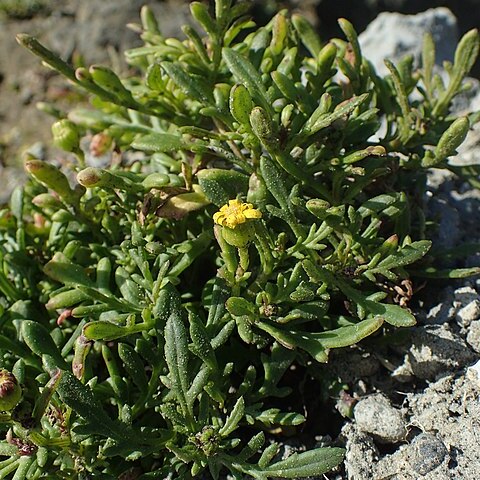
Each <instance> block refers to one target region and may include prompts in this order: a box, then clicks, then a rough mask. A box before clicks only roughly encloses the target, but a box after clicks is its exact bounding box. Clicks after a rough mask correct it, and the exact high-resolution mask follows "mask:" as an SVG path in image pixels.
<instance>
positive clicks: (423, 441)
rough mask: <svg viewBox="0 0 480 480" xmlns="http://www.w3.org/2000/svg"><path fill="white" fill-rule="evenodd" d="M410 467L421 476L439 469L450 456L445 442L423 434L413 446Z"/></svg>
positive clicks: (416, 439) (428, 434)
mask: <svg viewBox="0 0 480 480" xmlns="http://www.w3.org/2000/svg"><path fill="white" fill-rule="evenodd" d="M411 447H412V448H411V454H410V462H409V463H410V465H411V466H412V468H413V469H414V470H415V471H416V472H418V473H419V474H420V475H426V474H427V473H428V472H431V471H432V470H434V469H435V468H437V467H438V466H439V465H441V463H442V462H443V460H444V459H445V457H446V456H447V455H448V450H447V447H445V445H444V444H443V442H442V441H441V440H440V439H439V438H438V437H436V436H435V435H432V434H430V433H421V434H420V435H418V437H416V438H415V440H414V441H413V442H412V445H411Z"/></svg>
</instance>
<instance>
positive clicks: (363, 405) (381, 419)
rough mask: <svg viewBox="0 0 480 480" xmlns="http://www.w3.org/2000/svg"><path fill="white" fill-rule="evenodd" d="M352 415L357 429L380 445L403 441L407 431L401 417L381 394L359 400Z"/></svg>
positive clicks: (399, 412)
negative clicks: (367, 434) (370, 435)
mask: <svg viewBox="0 0 480 480" xmlns="http://www.w3.org/2000/svg"><path fill="white" fill-rule="evenodd" d="M353 414H354V417H355V421H356V424H357V426H358V428H359V429H360V430H362V431H363V432H366V433H370V434H372V435H373V436H374V437H375V439H376V440H378V441H379V442H381V443H398V442H401V441H403V440H404V439H405V435H406V433H407V430H406V427H405V421H404V419H403V415H402V413H401V411H400V410H399V409H397V408H395V407H393V406H392V404H391V403H390V400H389V399H388V398H387V397H386V396H385V395H383V394H376V395H372V396H369V397H366V398H364V399H362V400H360V401H359V402H358V403H357V405H356V406H355V409H354V412H353Z"/></svg>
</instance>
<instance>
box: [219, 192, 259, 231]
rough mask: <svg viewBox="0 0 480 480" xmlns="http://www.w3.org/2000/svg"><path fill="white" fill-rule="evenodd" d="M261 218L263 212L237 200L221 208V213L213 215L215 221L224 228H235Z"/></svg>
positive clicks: (230, 201)
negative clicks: (250, 220)
mask: <svg viewBox="0 0 480 480" xmlns="http://www.w3.org/2000/svg"><path fill="white" fill-rule="evenodd" d="M261 217H262V212H260V210H256V209H255V208H253V205H252V204H251V203H242V202H240V200H237V199H235V200H229V201H228V205H224V206H223V207H221V208H220V211H218V212H217V213H215V214H214V215H213V221H214V222H215V223H218V224H219V225H222V227H228V228H235V227H236V226H237V225H240V224H242V223H245V222H246V221H247V220H249V219H252V218H261Z"/></svg>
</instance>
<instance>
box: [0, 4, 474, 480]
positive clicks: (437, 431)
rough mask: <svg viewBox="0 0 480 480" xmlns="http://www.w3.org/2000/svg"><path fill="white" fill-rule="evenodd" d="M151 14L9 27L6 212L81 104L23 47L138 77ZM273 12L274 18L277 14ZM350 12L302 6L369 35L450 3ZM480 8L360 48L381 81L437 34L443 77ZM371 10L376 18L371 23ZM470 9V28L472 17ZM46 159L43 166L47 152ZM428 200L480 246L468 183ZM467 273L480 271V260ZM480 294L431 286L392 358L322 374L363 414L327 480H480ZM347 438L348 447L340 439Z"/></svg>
mask: <svg viewBox="0 0 480 480" xmlns="http://www.w3.org/2000/svg"><path fill="white" fill-rule="evenodd" d="M143 3H146V2H145V1H142V0H115V1H107V0H105V1H102V2H98V1H95V0H82V1H81V0H68V1H65V2H62V6H61V7H58V8H57V7H56V8H55V9H54V10H52V11H50V12H49V13H45V14H44V15H42V14H40V15H37V16H35V17H34V18H32V19H28V20H11V19H10V20H5V19H4V20H0V99H1V100H0V119H1V122H0V176H1V177H2V178H1V180H2V194H4V197H2V198H0V203H1V201H2V200H3V201H5V199H6V198H7V197H6V195H7V194H8V186H7V185H13V184H15V183H17V182H18V181H20V180H21V179H20V174H19V173H18V172H19V171H18V170H15V169H11V168H9V167H8V165H9V164H10V165H11V164H12V163H13V162H12V158H13V157H14V156H13V153H12V152H14V151H18V150H19V149H21V148H25V146H27V145H29V144H32V143H34V142H46V141H48V139H49V125H50V123H51V120H50V119H49V118H48V117H47V116H46V115H45V114H44V113H41V112H38V111H37V110H36V109H35V104H36V103H37V102H38V101H52V100H55V101H60V105H64V106H65V107H68V103H69V102H73V101H76V100H78V97H75V94H74V93H72V92H71V91H70V90H69V88H68V86H67V85H66V84H65V83H64V82H63V80H61V79H59V78H58V77H56V76H53V75H52V74H51V73H50V72H48V71H46V70H45V69H44V68H43V67H41V66H40V65H39V64H38V62H37V61H36V60H34V59H32V57H31V56H30V54H29V53H28V52H26V51H24V50H22V49H21V48H20V47H19V46H17V45H16V43H15V41H14V34H15V33H18V32H22V31H26V32H29V33H34V34H35V35H38V36H39V38H40V39H41V40H42V41H44V42H45V43H46V44H48V45H49V46H50V47H51V48H53V49H55V50H56V51H58V52H60V53H61V54H62V56H63V57H64V58H76V59H77V61H80V60H79V56H81V57H83V58H84V61H85V62H86V63H95V62H108V63H112V64H114V65H116V67H118V68H126V67H125V65H124V64H123V63H122V60H121V58H120V57H119V55H118V51H121V50H122V49H124V48H125V47H126V46H131V45H132V44H134V42H135V41H136V40H135V35H134V34H133V33H131V32H129V31H128V30H126V29H124V28H123V25H124V24H126V23H128V22H131V21H135V20H136V18H137V12H138V9H139V7H140V5H141V4H143ZM147 3H151V5H152V6H153V8H154V9H155V10H157V11H161V12H162V15H160V17H159V18H160V21H161V27H162V28H163V30H164V32H165V34H166V35H172V34H174V33H175V32H176V31H178V25H180V24H182V23H184V22H185V19H186V18H187V11H188V9H187V8H186V6H185V5H184V4H183V3H182V2H176V1H174V0H171V1H165V2H160V1H151V2H147ZM263 3H264V5H263V7H264V8H263V10H262V12H263V14H265V12H268V9H269V8H273V7H272V5H273V3H274V2H263ZM342 3H343V2H329V1H323V2H322V1H321V0H320V1H318V0H317V1H315V0H311V1H305V2H303V3H302V2H299V1H296V2H295V1H294V0H292V1H291V2H290V4H296V6H297V7H298V6H299V5H301V6H302V8H303V9H304V10H305V11H306V12H307V14H308V15H310V17H311V19H312V20H313V21H316V22H317V24H318V25H320V28H321V31H322V25H325V22H326V21H327V19H328V18H329V17H328V15H324V16H323V17H322V18H320V15H319V13H321V8H322V6H323V7H326V6H327V5H330V7H331V14H332V15H334V16H346V17H348V18H350V19H352V20H353V21H354V23H355V22H357V23H355V24H356V25H358V26H359V29H360V30H362V29H363V28H364V27H365V26H366V24H365V23H364V20H365V18H368V19H369V20H371V18H372V16H373V13H375V12H376V11H378V9H380V8H381V7H382V6H383V7H385V8H398V9H400V10H402V9H403V10H404V11H409V9H411V8H413V5H412V4H413V3H415V4H416V5H417V7H418V8H422V7H423V6H431V5H433V4H437V3H440V2H423V1H417V2H413V1H410V2H409V1H402V0H391V1H387V0H384V1H383V2H382V1H380V0H369V1H366V2H351V6H352V8H351V10H349V12H350V13H351V15H348V13H346V12H345V11H341V12H340V11H338V8H339V5H340V4H342ZM349 3H350V2H349ZM442 3H443V4H448V2H442ZM479 3H480V2H475V1H474V0H468V1H467V0H466V1H463V2H455V3H453V2H452V5H453V6H455V8H456V9H457V11H456V13H457V14H458V15H459V16H460V20H461V21H462V23H461V25H460V27H459V26H458V22H457V20H456V18H455V16H454V15H452V13H451V12H450V11H449V10H447V9H445V8H441V9H436V10H430V11H428V12H426V13H422V14H418V15H416V16H410V17H405V16H401V15H398V14H382V15H380V16H379V17H378V18H377V19H376V20H375V21H374V22H372V23H370V24H369V25H368V27H367V28H366V30H365V31H364V32H363V33H362V35H361V37H360V40H361V43H362V46H363V51H364V54H365V56H367V57H368V58H370V60H372V61H373V62H374V64H375V65H377V67H378V68H379V70H381V68H382V62H383V58H385V57H388V58H390V59H392V60H394V61H395V60H398V59H399V58H400V57H401V56H402V55H404V54H406V53H412V54H413V55H414V56H415V57H416V58H418V57H419V55H420V48H421V38H422V35H423V33H424V32H425V31H430V32H432V33H433V35H434V37H435V39H436V42H437V50H438V52H439V68H441V61H443V60H448V59H451V58H452V56H453V51H454V47H455V44H456V40H457V38H458V35H459V31H460V32H463V31H464V30H465V29H466V27H468V26H470V25H469V22H470V24H471V23H472V22H476V23H477V24H478V23H480V21H479V17H480V9H478V8H477V9H475V8H474V6H475V4H477V7H478V4H479ZM333 4H335V5H333ZM360 4H362V5H363V7H364V14H365V18H363V19H360V20H359V19H358V17H359V8H360V7H359V5H360ZM427 4H428V5H427ZM459 4H461V5H462V6H463V7H462V8H460V7H459ZM294 6H295V5H294ZM468 7H469V8H470V11H471V15H470V16H468V15H465V9H467V8H468ZM257 8H258V6H257ZM475 12H477V13H475ZM475 16H476V17H475ZM475 18H476V20H475ZM362 22H363V23H362ZM327 30H328V29H324V30H323V31H327ZM80 54H81V55H80ZM472 84H473V87H474V88H473V89H472V91H471V93H470V94H469V95H465V96H464V97H462V98H461V99H459V101H458V102H457V105H456V109H457V110H458V111H462V110H467V109H477V110H480V87H479V84H478V81H475V80H472ZM34 148H36V151H37V154H39V155H41V153H42V148H41V144H39V143H37V144H36V146H34ZM2 149H3V150H2ZM453 161H454V162H456V163H457V164H480V128H478V127H477V128H475V129H473V130H472V131H471V132H470V134H469V136H468V138H467V141H466V142H465V145H464V146H463V147H462V148H461V149H460V152H459V155H458V156H457V157H456V158H455V159H454V160H453ZM2 169H3V171H2ZM426 200H427V203H428V208H429V209H430V210H431V212H432V213H433V214H434V215H436V216H437V218H438V221H439V225H440V226H439V230H438V240H439V242H440V243H441V244H442V245H443V246H445V247H452V246H457V245H460V244H462V243H465V242H466V243H472V242H477V243H478V242H480V222H479V221H478V220H479V212H480V192H479V190H476V189H472V188H471V187H469V186H468V185H466V184H465V183H463V182H462V181H461V180H459V179H458V178H455V177H453V176H450V175H445V174H440V172H434V173H433V174H432V176H431V177H430V192H429V196H428V198H427V199H426ZM465 263H466V264H467V265H468V266H474V265H476V266H478V265H480V254H479V253H478V252H477V253H475V252H474V251H473V253H471V254H470V256H469V257H468V259H467V260H466V262H464V264H465ZM479 292H480V280H476V279H467V280H455V281H451V282H450V283H449V284H448V285H445V283H443V284H440V283H434V282H430V283H429V286H428V288H426V289H424V290H423V291H422V292H421V293H419V295H418V298H421V299H422V300H421V301H419V302H418V304H417V305H416V306H415V309H416V312H415V313H416V316H417V318H418V325H417V326H416V327H415V328H412V329H410V330H409V331H408V332H407V334H406V335H405V334H404V335H403V336H402V337H399V338H397V339H396V341H395V342H393V343H389V345H386V346H384V347H382V346H380V347H379V346H378V345H375V347H373V346H372V345H371V344H369V343H368V341H367V342H364V343H363V344H362V345H361V346H357V347H355V348H352V349H348V350H344V351H342V352H339V353H336V354H335V355H333V356H332V361H331V363H330V364H328V366H325V367H322V368H326V369H328V372H329V374H331V372H334V373H335V375H336V376H337V378H338V380H339V382H341V383H345V384H347V385H349V390H348V395H346V396H344V397H343V398H341V399H340V400H339V402H338V409H339V410H342V411H345V409H347V410H348V409H349V408H350V407H351V406H352V405H353V406H354V408H353V418H352V419H351V420H350V419H342V420H341V424H339V426H338V425H337V428H336V429H332V432H331V434H330V435H323V436H322V437H318V441H319V443H322V444H329V443H332V442H333V443H337V444H338V443H340V444H344V445H346V447H347V457H346V461H345V464H344V466H343V467H342V470H341V471H338V472H334V473H330V474H328V475H327V476H326V477H324V478H329V479H331V480H334V479H335V480H340V479H342V480H343V479H348V480H387V479H390V480H414V479H419V478H425V479H427V480H447V479H454V480H473V479H477V478H479V477H480V296H479ZM320 374H321V372H320ZM339 418H340V415H339ZM342 425H343V426H342ZM339 432H340V434H339V436H338V438H332V437H337V435H338V433H339ZM327 433H328V432H327ZM286 451H289V449H288V448H286Z"/></svg>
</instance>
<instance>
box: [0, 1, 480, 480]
mask: <svg viewBox="0 0 480 480" xmlns="http://www.w3.org/2000/svg"><path fill="white" fill-rule="evenodd" d="M191 12H192V15H193V17H194V19H195V21H196V22H197V25H198V26H197V27H196V28H194V27H192V26H186V27H184V29H183V32H184V34H185V39H184V40H178V39H172V38H165V37H164V36H163V35H162V33H161V32H160V31H159V28H158V25H157V22H156V20H155V18H154V16H153V15H152V13H151V12H150V10H149V9H148V8H144V9H142V12H141V20H142V25H141V26H138V27H137V29H138V31H139V32H140V35H141V37H142V39H143V41H144V42H145V45H144V46H142V47H139V48H135V49H132V50H129V51H127V52H126V58H127V60H128V61H129V62H130V65H131V67H132V70H131V72H130V74H129V75H128V76H126V78H120V77H119V76H118V75H117V74H116V73H114V72H113V71H112V70H111V69H109V68H107V67H100V66H92V67H90V68H89V69H86V68H79V69H77V70H75V69H73V67H71V66H70V65H69V64H67V63H66V62H64V61H62V60H61V59H60V58H58V57H57V56H56V55H55V54H54V53H52V52H50V51H49V50H48V49H47V48H45V47H44V46H42V45H41V44H40V43H38V42H37V41H36V40H35V39H34V38H32V37H29V36H27V35H19V37H18V39H19V42H20V43H22V44H23V45H24V46H26V47H27V48H29V49H30V50H31V51H32V52H33V53H35V54H36V55H38V56H40V58H41V59H42V60H43V61H44V62H45V63H47V64H48V65H49V66H50V67H53V68H54V69H56V70H57V71H59V72H60V73H61V74H63V75H65V76H66V77H67V78H68V79H69V80H70V81H71V82H72V83H73V84H74V85H75V86H76V87H80V88H82V89H84V90H86V91H87V92H89V93H90V94H91V98H92V107H91V108H85V107H82V108H76V109H74V110H72V111H71V112H69V113H68V115H67V116H66V118H65V119H61V120H60V121H59V122H58V123H56V124H55V125H54V127H53V133H54V142H55V144H56V145H57V146H60V147H62V148H64V149H65V150H66V151H67V152H70V153H71V154H72V156H71V157H70V163H69V164H70V166H69V168H64V169H60V168H57V167H56V166H54V165H53V164H52V163H48V162H42V161H40V160H38V159H34V158H29V159H27V161H26V169H27V171H28V172H29V174H30V177H31V178H30V180H29V182H28V183H27V184H26V185H25V186H24V187H22V188H19V189H17V190H16V191H15V192H14V193H13V195H12V198H11V202H10V205H9V206H8V207H7V208H5V209H3V210H2V211H1V212H0V238H1V247H0V253H1V261H2V269H1V271H0V291H1V295H2V296H1V303H0V305H1V309H2V312H3V315H4V317H2V318H4V320H2V321H3V324H2V325H3V327H2V335H1V336H0V349H1V351H2V362H3V366H4V368H7V369H9V370H11V371H12V372H14V374H15V376H16V377H17V378H18V380H19V382H20V383H21V384H22V385H23V386H24V390H23V400H22V402H21V403H20V404H19V405H18V406H17V407H16V409H15V410H14V411H13V412H12V413H11V414H8V415H6V417H5V418H4V419H3V420H4V422H5V423H6V424H8V425H9V426H10V430H9V434H8V436H7V439H6V441H4V442H1V443H0V454H2V455H6V456H9V458H8V459H7V460H5V461H3V462H0V477H1V478H5V477H6V476H7V475H9V474H10V473H11V472H14V471H15V472H16V473H15V479H16V480H17V479H18V480H19V479H22V478H29V479H35V478H43V477H45V476H50V478H52V475H54V476H55V478H105V479H116V478H138V479H149V478H179V479H188V478H194V477H201V476H202V475H204V477H205V478H206V477H209V476H210V477H211V478H213V479H218V478H220V476H221V474H224V473H226V472H230V474H231V475H232V476H233V478H236V479H240V478H256V479H259V480H263V479H267V478H300V477H305V476H311V475H320V474H322V473H324V472H327V471H329V470H330V469H332V468H334V467H336V466H337V465H338V464H339V463H340V462H341V461H342V458H343V454H344V450H343V449H342V448H341V447H339V446H331V447H327V448H313V449H311V450H307V451H305V452H302V453H296V454H294V455H291V456H290V457H288V458H286V459H280V458H278V456H277V453H278V451H279V442H281V441H282V439H283V438H284V435H286V434H287V433H292V432H295V431H296V430H295V429H296V427H297V426H298V425H301V424H303V423H304V422H306V421H307V422H308V421H309V420H307V419H306V418H305V416H304V415H302V414H300V413H296V412H295V411H294V405H298V403H299V402H298V399H297V398H296V397H295V391H296V390H297V391H298V386H299V385H301V384H302V382H303V381H304V379H305V378H307V377H309V376H310V375H312V372H314V371H315V369H316V366H317V365H318V362H327V360H328V354H329V351H330V350H331V349H334V348H344V347H348V346H351V345H354V344H356V343H357V342H360V341H361V340H362V339H364V338H366V337H370V338H371V341H372V342H375V341H386V342H388V339H389V338H390V339H391V338H393V332H395V329H396V328H398V327H409V326H411V325H414V324H415V318H414V316H413V315H412V313H411V311H410V310H409V308H408V305H409V302H410V301H411V299H412V295H413V292H414V291H415V285H416V284H417V282H418V281H419V280H420V281H423V279H424V278H428V277H432V276H433V277H435V276H436V277H442V276H449V277H460V276H466V275H472V274H477V273H479V271H478V269H475V268H472V269H453V270H452V269H448V268H447V267H448V266H442V264H441V258H439V255H438V252H437V255H435V252H434V249H432V248H431V245H432V242H431V240H430V238H432V223H433V222H432V221H431V219H428V218H426V214H425V208H424V202H425V191H426V174H427V171H428V169H430V168H431V167H435V168H445V169H449V170H452V171H453V172H454V173H456V174H459V175H463V176H465V178H468V179H470V180H471V181H473V182H474V181H475V174H476V172H475V171H474V169H472V168H461V167H455V166H452V165H451V164H450V163H449V161H448V158H449V157H450V156H451V155H453V154H454V153H455V150H456V148H457V147H458V146H459V145H460V143H461V142H462V141H463V139H464V138H465V135H466V134H467V131H468V129H469V128H470V126H471V125H473V123H474V122H475V121H476V120H477V119H478V115H477V114H470V115H467V116H464V117H461V118H456V117H455V115H452V114H451V113H450V111H449V108H450V104H451V101H452V99H453V98H454V97H455V95H457V94H458V93H460V92H462V91H463V90H464V89H465V88H467V87H466V85H465V84H464V82H463V79H464V77H465V76H466V75H467V73H468V71H469V70H470V68H471V67H472V65H473V63H474V61H475V59H476V57H477V54H478V49H479V36H478V32H476V31H471V32H468V33H467V34H466V35H465V36H464V37H463V38H462V40H461V41H460V43H459V46H458V48H457V52H456V55H455V61H454V63H453V64H452V65H447V72H448V74H449V79H448V80H446V81H445V80H444V79H442V77H441V76H440V75H438V74H437V73H435V72H434V67H433V66H434V57H435V53H434V44H433V41H432V39H431V37H429V36H426V37H425V43H424V55H423V65H422V68H420V69H415V68H414V67H413V63H412V59H411V58H406V59H404V60H403V61H402V62H401V63H400V64H398V65H396V66H395V65H393V64H392V63H391V62H387V66H388V68H389V71H390V74H389V75H388V76H386V77H380V76H379V75H377V73H376V72H375V70H374V68H373V67H372V65H371V64H370V63H369V61H368V60H367V59H365V58H364V57H363V56H362V53H361V50H360V47H359V44H358V40H357V35H356V33H355V31H354V29H353V27H352V25H351V24H350V23H349V22H348V21H347V20H345V19H341V20H340V26H341V28H342V30H343V32H344V33H345V37H346V40H341V39H333V40H331V41H330V42H327V43H324V42H322V41H321V40H320V38H319V37H318V35H317V34H316V32H315V31H314V29H313V28H312V27H311V26H310V25H309V24H308V22H306V20H304V19H303V18H302V17H300V16H298V15H293V16H291V17H290V16H289V14H288V13H287V12H286V11H280V12H279V13H278V14H277V15H276V16H275V17H274V18H273V19H272V20H271V22H270V23H268V24H267V25H266V26H264V27H260V28H257V27H256V26H255V24H254V23H253V22H252V21H251V20H250V18H249V16H248V4H247V3H244V2H238V3H235V4H232V2H230V1H228V0H217V1H216V2H215V4H214V5H213V6H212V9H209V8H208V7H207V5H205V4H204V3H200V2H193V3H192V4H191ZM202 30H203V31H204V32H205V34H206V35H205V36H204V37H202V36H201V35H202V34H201V33H200V32H201V31H202ZM414 93H415V95H413V94H414ZM89 138H90V139H92V138H94V139H95V140H94V146H93V147H92V148H91V149H90V150H91V152H94V154H95V152H96V153H97V154H99V155H107V157H108V156H110V160H111V161H110V165H109V166H108V167H107V168H98V167H97V166H92V165H90V164H89V158H88V157H89V155H86V153H89V152H87V149H86V148H84V147H83V146H84V144H85V142H88V139H89ZM89 154H90V153H89ZM72 173H74V174H75V175H76V179H75V180H73V177H72ZM445 253H446V252H443V253H442V255H443V256H445ZM403 287H405V288H403ZM406 287H408V288H406ZM385 333H388V334H389V335H388V336H385ZM326 383H328V379H325V381H324V382H323V383H322V382H317V383H316V384H315V385H316V387H315V388H318V394H319V395H320V394H321V392H322V391H325V389H326V388H327V389H328V385H325V384H326ZM13 406H14V405H13V404H12V408H13ZM310 446H313V445H310Z"/></svg>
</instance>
